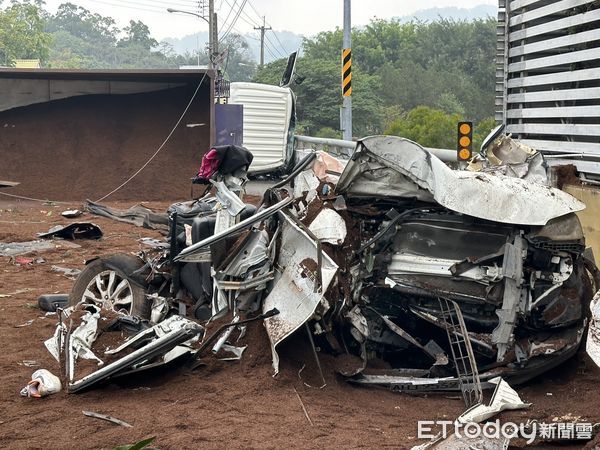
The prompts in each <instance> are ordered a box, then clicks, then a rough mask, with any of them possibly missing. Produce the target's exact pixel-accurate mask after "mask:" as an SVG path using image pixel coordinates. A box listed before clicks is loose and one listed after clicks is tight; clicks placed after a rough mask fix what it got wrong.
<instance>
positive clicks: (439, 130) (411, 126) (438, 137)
mask: <svg viewBox="0 0 600 450" xmlns="http://www.w3.org/2000/svg"><path fill="white" fill-rule="evenodd" d="M461 119H462V117H461V116H460V115H458V114H447V113H445V112H444V111H441V110H439V109H434V108H430V107H428V106H418V107H416V108H414V109H412V110H410V111H409V112H408V113H407V114H405V115H404V116H403V117H401V118H400V119H398V120H396V121H394V122H393V123H392V124H391V126H390V127H389V128H388V129H387V130H385V134H389V135H394V136H400V137H403V138H406V139H410V140H411V141H415V142H417V143H419V144H420V145H422V146H424V147H434V148H449V149H452V148H455V147H456V133H457V131H456V124H457V123H458V122H459V121H460V120H461Z"/></svg>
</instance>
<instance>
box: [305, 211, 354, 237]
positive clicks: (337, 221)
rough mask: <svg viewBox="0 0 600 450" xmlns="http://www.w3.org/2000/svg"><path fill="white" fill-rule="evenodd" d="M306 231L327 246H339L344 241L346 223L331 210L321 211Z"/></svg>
mask: <svg viewBox="0 0 600 450" xmlns="http://www.w3.org/2000/svg"><path fill="white" fill-rule="evenodd" d="M308 229H309V230H310V231H311V232H312V233H313V234H314V235H315V236H316V237H317V239H319V240H320V241H321V242H327V243H328V244H333V245H341V244H343V243H344V240H345V239H346V233H347V230H346V222H344V219H342V216H340V215H339V214H338V213H336V212H335V211H334V210H333V209H329V208H325V209H323V210H321V212H320V213H319V214H317V217H315V218H314V220H313V221H312V223H311V224H310V226H309V227H308Z"/></svg>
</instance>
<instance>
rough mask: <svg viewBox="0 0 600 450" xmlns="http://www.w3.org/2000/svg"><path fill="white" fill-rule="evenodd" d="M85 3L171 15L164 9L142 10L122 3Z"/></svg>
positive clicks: (98, 0)
mask: <svg viewBox="0 0 600 450" xmlns="http://www.w3.org/2000/svg"><path fill="white" fill-rule="evenodd" d="M84 1H88V2H92V3H99V4H102V5H108V6H115V7H117V8H125V9H135V10H137V11H146V12H152V13H155V14H162V15H167V14H169V13H168V12H167V11H166V10H162V9H160V8H159V9H148V8H147V7H146V8H140V7H137V6H129V5H124V4H122V3H111V2H107V1H103V0H84Z"/></svg>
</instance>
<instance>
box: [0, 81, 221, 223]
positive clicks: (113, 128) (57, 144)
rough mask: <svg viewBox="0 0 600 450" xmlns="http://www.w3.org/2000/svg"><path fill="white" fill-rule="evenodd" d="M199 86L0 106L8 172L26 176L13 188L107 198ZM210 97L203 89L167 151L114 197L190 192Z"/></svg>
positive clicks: (1, 173) (4, 174)
mask: <svg viewBox="0 0 600 450" xmlns="http://www.w3.org/2000/svg"><path fill="white" fill-rule="evenodd" d="M195 88H196V86H195V85H194V86H185V87H180V88H176V89H168V90H164V91H157V92H151V93H144V94H132V95H86V96H81V97H73V98H68V99H64V100H56V101H53V102H48V103H41V104H36V105H31V106H26V107H22V108H16V109H14V110H8V111H3V112H0V127H1V129H2V133H0V148H2V164H1V165H0V179H3V180H4V179H6V180H11V181H18V182H20V184H19V185H18V186H17V187H15V188H11V189H10V190H6V192H7V193H10V194H18V195H24V196H28V197H35V198H41V199H50V200H56V201H62V200H83V199H86V198H89V199H91V200H96V199H99V198H100V197H102V196H103V195H105V194H107V193H108V192H110V191H112V190H113V189H114V188H116V187H117V186H119V185H120V184H121V183H123V182H124V181H125V180H126V179H127V178H128V177H129V176H131V175H133V174H134V173H135V172H136V171H137V170H138V169H139V168H140V167H142V165H143V164H144V163H146V161H148V159H149V158H150V157H151V156H152V154H153V153H154V152H155V151H156V150H157V149H158V148H159V147H160V145H161V144H162V143H163V141H164V140H165V138H166V137H167V135H168V134H169V132H170V131H171V129H172V128H173V126H174V125H175V122H176V120H177V118H178V117H179V115H180V114H181V112H182V111H183V110H184V108H185V107H186V105H187V104H188V102H189V100H190V98H191V96H192V94H193V92H194V90H195ZM206 97H207V93H206V92H205V90H204V89H202V90H200V92H199V94H198V96H197V97H196V99H195V100H194V102H193V103H192V105H191V107H190V109H189V111H188V112H187V113H186V115H185V116H184V118H183V120H182V123H181V124H180V126H179V127H178V128H177V129H176V130H175V132H174V133H173V135H172V136H171V138H170V139H169V141H168V142H167V143H166V145H165V146H164V147H163V149H162V150H161V152H160V153H159V154H158V155H157V156H156V158H155V159H154V160H153V161H152V162H151V163H150V164H149V165H148V166H147V167H146V168H145V169H144V170H143V171H142V172H141V173H140V174H139V176H137V177H136V178H135V182H134V183H129V184H128V185H126V186H125V187H124V188H123V189H121V190H120V191H119V192H117V193H116V194H115V195H114V196H113V197H112V199H131V198H137V199H144V200H156V199H164V198H169V199H181V198H185V196H186V193H188V192H189V190H190V179H191V178H193V177H194V175H195V174H196V171H197V170H198V168H199V167H200V161H201V159H202V155H203V154H204V153H205V152H206V151H207V150H208V146H209V145H210V144H209V136H210V117H209V115H208V111H209V108H208V107H206V105H205V104H204V103H203V102H204V100H203V99H205V98H206ZM188 124H190V125H194V126H193V127H188V126H186V125H188ZM38 231H42V230H38Z"/></svg>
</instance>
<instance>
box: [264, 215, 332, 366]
mask: <svg viewBox="0 0 600 450" xmlns="http://www.w3.org/2000/svg"><path fill="white" fill-rule="evenodd" d="M281 218H282V219H283V223H282V231H281V248H280V252H279V259H278V270H277V272H276V274H275V282H274V284H273V287H272V289H271V291H270V293H269V295H268V296H267V297H266V298H265V299H264V301H263V311H267V310H270V309H272V308H277V309H278V310H279V311H280V314H278V315H277V316H275V317H272V318H269V319H267V320H266V321H265V327H266V329H267V334H268V335H269V340H270V341H271V351H272V353H273V368H274V370H275V373H276V374H277V373H278V372H279V356H278V355H277V351H276V347H277V345H279V344H280V343H281V342H282V341H283V340H285V339H286V338H287V337H288V336H290V335H291V334H292V333H293V332H294V331H296V330H297V329H298V328H300V327H301V326H302V325H304V323H305V322H306V321H307V320H309V319H310V318H311V317H312V316H313V314H314V313H315V310H316V309H317V306H318V305H319V304H321V303H322V302H324V294H325V291H327V288H328V287H329V285H330V283H331V282H332V280H333V278H334V277H335V275H336V273H337V270H338V266H337V264H336V263H335V262H334V261H333V260H332V259H331V258H330V257H329V256H328V255H327V254H325V253H324V252H322V251H321V249H320V247H319V246H318V242H317V241H315V240H314V239H313V238H311V237H310V236H309V235H308V234H307V232H306V231H305V230H302V229H301V228H300V226H298V224H297V223H295V222H294V221H293V220H292V219H291V218H290V217H289V216H288V215H286V214H281ZM324 303H325V302H324Z"/></svg>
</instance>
